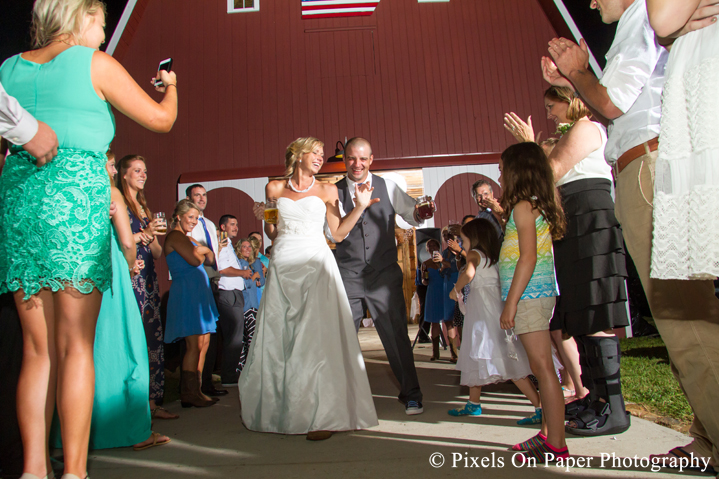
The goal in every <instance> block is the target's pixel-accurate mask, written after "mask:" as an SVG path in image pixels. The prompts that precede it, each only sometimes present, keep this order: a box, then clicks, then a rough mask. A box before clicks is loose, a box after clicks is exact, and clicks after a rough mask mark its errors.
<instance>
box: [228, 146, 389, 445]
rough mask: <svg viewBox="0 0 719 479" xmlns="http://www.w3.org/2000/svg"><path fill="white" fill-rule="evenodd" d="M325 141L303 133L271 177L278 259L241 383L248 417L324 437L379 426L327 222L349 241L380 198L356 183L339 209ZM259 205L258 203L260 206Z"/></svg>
mask: <svg viewBox="0 0 719 479" xmlns="http://www.w3.org/2000/svg"><path fill="white" fill-rule="evenodd" d="M323 147H324V144H323V143H322V142H321V141H319V140H318V139H316V138H298V139H297V140H295V141H294V142H292V143H291V144H290V145H289V146H288V147H287V153H286V154H285V166H286V168H287V170H286V176H287V178H288V179H287V180H274V181H270V182H269V183H268V185H267V187H266V188H265V192H266V194H267V198H277V208H278V212H279V220H278V223H277V225H272V224H268V223H265V233H267V236H268V237H269V238H270V239H272V240H274V244H273V246H272V260H271V261H270V268H269V273H268V275H267V277H268V280H267V283H266V285H265V292H264V294H263V296H262V303H261V304H260V310H259V313H258V316H257V326H256V330H255V336H254V339H253V341H252V344H251V346H250V352H249V356H248V358H247V363H246V365H245V368H244V369H243V371H242V374H241V375H240V380H239V391H240V401H241V405H242V421H243V423H244V424H245V426H246V427H247V428H248V429H250V430H252V431H262V432H276V433H282V434H307V439H309V440H321V439H327V438H329V437H330V436H331V435H332V431H345V430H354V429H364V428H368V427H372V426H376V425H377V424H378V422H377V413H376V411H375V408H374V403H373V401H372V393H371V392H370V388H369V381H368V380H367V372H366V371H365V365H364V360H363V359H362V352H361V351H360V347H359V342H358V341H357V334H356V332H355V328H354V322H353V320H352V311H351V309H350V305H349V301H348V300H347V295H346V293H345V289H344V286H343V283H342V279H341V277H340V273H339V270H338V268H337V263H336V262H335V259H334V256H333V255H332V251H331V250H330V248H329V247H328V246H327V243H326V241H325V236H324V226H325V221H326V223H327V226H328V227H329V231H330V232H331V234H332V237H333V238H334V240H335V241H337V242H340V241H342V240H343V239H344V238H345V237H346V236H347V234H349V232H350V230H351V229H352V228H353V227H354V225H355V223H356V222H357V220H358V219H360V218H361V217H362V214H363V213H364V210H365V209H366V208H368V207H369V206H370V205H372V204H374V203H376V202H378V201H379V199H370V198H371V195H372V189H371V188H368V186H367V185H359V186H357V187H356V190H355V202H356V207H355V208H354V209H353V210H352V211H351V212H350V213H349V214H348V215H347V216H345V217H344V218H342V217H341V216H340V211H339V199H338V196H337V187H336V186H335V185H332V184H327V183H318V182H316V181H315V175H316V174H317V173H318V172H319V171H320V168H321V167H322V164H323V163H324V159H323V157H324V149H323ZM257 210H258V212H260V211H259V208H258V209H257Z"/></svg>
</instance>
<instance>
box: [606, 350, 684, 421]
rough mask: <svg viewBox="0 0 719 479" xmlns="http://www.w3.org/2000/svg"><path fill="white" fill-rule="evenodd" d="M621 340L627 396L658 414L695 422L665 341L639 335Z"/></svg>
mask: <svg viewBox="0 0 719 479" xmlns="http://www.w3.org/2000/svg"><path fill="white" fill-rule="evenodd" d="M620 344H621V348H622V363H621V368H622V392H623V394H624V399H625V400H627V401H629V402H633V403H637V404H639V405H641V406H644V407H645V408H646V409H647V410H648V411H649V412H651V413H654V414H656V415H658V416H668V417H672V418H674V419H677V420H679V421H681V422H682V423H689V422H691V420H692V417H693V415H692V410H691V408H690V407H689V403H688V402H687V400H686V398H685V397H684V394H683V393H682V390H681V388H680V387H679V383H678V382H677V380H676V379H675V378H674V375H673V374H672V371H671V368H670V366H669V355H668V353H667V348H666V346H664V341H662V339H661V338H646V337H639V338H628V339H621V340H620Z"/></svg>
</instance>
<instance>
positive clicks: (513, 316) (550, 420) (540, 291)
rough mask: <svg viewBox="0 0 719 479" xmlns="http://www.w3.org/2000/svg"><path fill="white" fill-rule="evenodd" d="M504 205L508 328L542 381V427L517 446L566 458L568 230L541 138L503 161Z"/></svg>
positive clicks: (528, 453) (502, 261)
mask: <svg viewBox="0 0 719 479" xmlns="http://www.w3.org/2000/svg"><path fill="white" fill-rule="evenodd" d="M499 170H500V176H499V182H500V184H501V186H502V208H503V209H504V211H505V215H506V219H507V227H506V231H505V233H504V242H503V243H502V249H501V251H500V255H499V275H500V281H501V284H502V299H503V300H505V301H506V302H505V305H504V309H503V311H502V315H501V317H500V326H501V327H502V329H511V328H515V332H516V334H517V335H518V336H519V339H520V341H522V345H523V346H524V349H525V350H526V352H527V357H528V358H529V364H530V365H531V368H532V371H533V372H534V375H535V376H536V377H537V379H538V381H539V395H540V397H541V398H542V407H543V414H542V430H541V432H540V433H539V434H537V435H536V436H534V437H532V438H530V439H529V440H527V441H525V442H523V443H520V444H516V445H515V446H514V447H513V449H515V450H522V451H524V455H525V458H526V457H532V458H534V459H536V460H537V461H544V460H545V454H551V455H553V456H554V457H555V458H566V457H568V456H569V450H568V449H567V444H566V442H565V438H564V398H563V395H562V390H561V387H560V385H559V380H558V378H557V375H556V373H555V371H554V364H553V362H552V343H551V338H550V335H549V321H550V320H551V318H552V312H553V311H554V301H555V299H554V297H555V296H557V295H558V293H559V291H558V288H557V282H556V279H555V273H554V256H553V251H552V239H553V238H554V239H559V238H561V237H562V236H563V234H564V229H565V225H566V222H565V219H564V213H563V212H562V208H561V206H560V205H561V202H560V201H559V197H558V194H557V192H556V188H555V187H554V175H553V173H552V169H551V167H550V165H549V161H548V160H547V157H546V156H545V154H544V152H543V151H542V149H541V148H540V147H539V145H537V144H536V143H520V144H518V145H512V146H510V147H509V148H507V149H506V150H505V151H504V152H503V153H502V159H501V160H500V162H499Z"/></svg>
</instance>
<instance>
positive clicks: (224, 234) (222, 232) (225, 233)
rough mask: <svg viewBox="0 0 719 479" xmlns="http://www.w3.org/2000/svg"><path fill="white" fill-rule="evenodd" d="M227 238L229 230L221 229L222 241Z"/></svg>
mask: <svg viewBox="0 0 719 479" xmlns="http://www.w3.org/2000/svg"><path fill="white" fill-rule="evenodd" d="M226 239H227V231H220V243H222V242H223V241H225V240H226Z"/></svg>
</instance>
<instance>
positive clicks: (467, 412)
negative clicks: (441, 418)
mask: <svg viewBox="0 0 719 479" xmlns="http://www.w3.org/2000/svg"><path fill="white" fill-rule="evenodd" d="M447 414H449V415H450V416H481V415H482V406H480V405H479V404H472V403H471V402H469V401H467V404H465V405H464V407H458V408H457V409H450V410H449V411H447Z"/></svg>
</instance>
